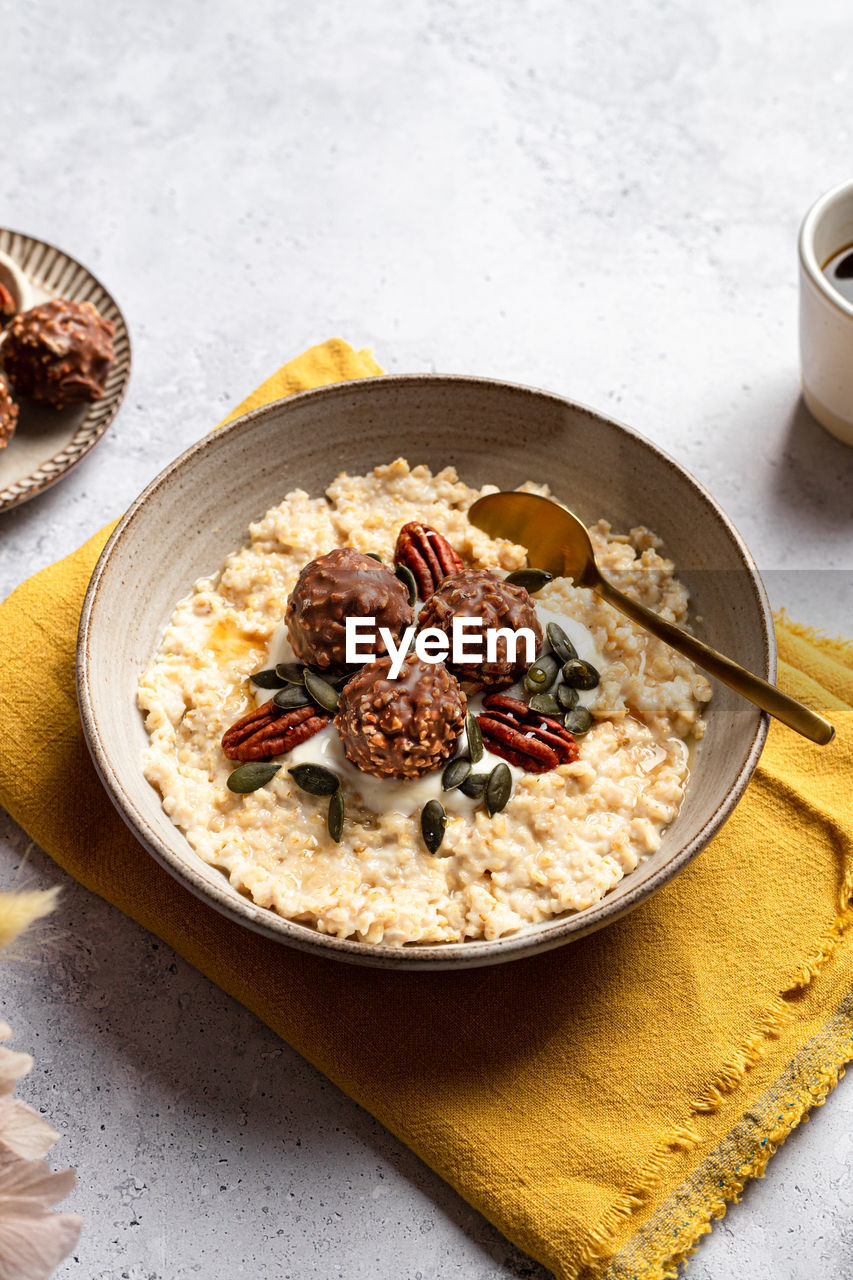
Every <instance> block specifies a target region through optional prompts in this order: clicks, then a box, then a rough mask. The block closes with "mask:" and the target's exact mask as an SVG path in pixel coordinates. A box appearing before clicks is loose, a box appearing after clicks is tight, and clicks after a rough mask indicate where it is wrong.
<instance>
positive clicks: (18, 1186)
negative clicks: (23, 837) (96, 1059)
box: [0, 890, 82, 1280]
mask: <svg viewBox="0 0 853 1280" xmlns="http://www.w3.org/2000/svg"><path fill="white" fill-rule="evenodd" d="M55 897H56V891H55V890H48V891H46V892H39V891H33V892H29V893H21V894H11V893H0V947H5V946H7V945H8V944H9V943H10V942H13V941H14V940H15V938H17V937H18V935H19V934H20V933H22V932H23V930H24V929H26V928H27V926H28V925H30V924H32V922H33V921H34V920H37V919H39V918H40V917H41V916H44V915H46V914H47V913H48V912H49V911H50V910H51V909H52V907H53V903H54V899H55ZM11 1034H12V1030H11V1028H10V1027H9V1026H8V1025H7V1024H6V1023H5V1022H2V1021H0V1041H2V1040H8V1039H9V1037H10V1036H11ZM32 1065H33V1060H32V1058H31V1057H30V1055H29V1054H28V1053H16V1052H15V1051H14V1050H12V1049H7V1048H6V1047H5V1046H3V1045H2V1044H0V1276H2V1277H3V1280H45V1277H47V1276H49V1275H50V1274H51V1272H52V1271H53V1270H54V1268H55V1267H56V1266H57V1265H58V1264H59V1263H60V1262H61V1261H62V1259H63V1258H64V1257H66V1256H67V1255H68V1254H69V1253H70V1252H71V1250H72V1249H73V1248H74V1245H75V1244H76V1243H77V1238H78V1236H79V1235H80V1228H81V1225H82V1219H81V1218H80V1216H79V1214H76V1213H53V1212H52V1209H53V1206H54V1205H55V1204H56V1203H57V1201H59V1200H62V1199H64V1197H65V1196H67V1195H68V1193H69V1192H70V1191H71V1190H72V1188H73V1187H74V1182H75V1178H74V1171H73V1169H63V1170H61V1171H60V1172H58V1173H54V1172H53V1171H52V1170H51V1169H50V1168H49V1167H48V1165H47V1163H46V1161H45V1159H44V1157H45V1156H46V1155H47V1153H48V1152H49V1151H50V1148H51V1147H52V1146H53V1144H54V1142H56V1140H57V1138H58V1137H59V1134H58V1133H57V1132H56V1130H55V1129H53V1128H51V1126H50V1125H49V1124H48V1123H47V1122H46V1121H45V1120H43V1119H42V1118H41V1116H40V1115H38V1113H37V1112H35V1111H33V1109H32V1107H28V1106H27V1104H26V1103H25V1102H22V1101H21V1100H20V1098H16V1097H14V1096H13V1095H14V1089H15V1081H16V1080H19V1079H20V1078H21V1077H22V1076H25V1075H26V1074H27V1072H28V1071H29V1070H30V1069H31V1067H32Z"/></svg>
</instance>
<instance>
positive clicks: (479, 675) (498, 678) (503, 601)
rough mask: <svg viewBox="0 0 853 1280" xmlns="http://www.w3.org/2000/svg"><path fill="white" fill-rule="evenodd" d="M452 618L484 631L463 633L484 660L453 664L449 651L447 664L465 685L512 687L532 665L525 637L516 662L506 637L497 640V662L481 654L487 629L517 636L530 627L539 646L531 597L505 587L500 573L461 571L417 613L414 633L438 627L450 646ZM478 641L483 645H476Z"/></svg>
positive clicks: (507, 584) (538, 628) (539, 632)
mask: <svg viewBox="0 0 853 1280" xmlns="http://www.w3.org/2000/svg"><path fill="white" fill-rule="evenodd" d="M454 618H480V619H482V622H483V626H482V629H481V630H473V629H472V630H470V631H468V632H466V641H467V643H468V647H469V648H472V649H477V648H479V649H480V651H481V652H482V654H483V660H482V661H479V662H478V661H472V662H464V663H454V662H453V661H452V653H453V651H452V649H451V651H450V653H451V656H450V658H449V659H448V662H447V666H448V668H449V670H450V671H452V672H453V674H454V675H455V676H456V678H457V680H466V681H468V682H470V683H471V684H476V685H478V686H479V687H480V688H484V689H492V688H497V687H504V686H506V685H508V684H512V682H513V681H514V680H517V679H518V678H519V677H520V676H522V675H523V674H524V672H525V671H526V670H527V668H528V666H529V665H530V664H529V663H528V661H527V646H526V644H525V643H524V637H521V638H520V639H519V641H518V643H517V645H516V650H515V653H516V656H515V661H514V662H513V661H510V658H509V651H508V648H507V641H506V637H505V636H499V637H498V640H497V647H496V661H494V662H487V661H486V660H485V655H486V632H487V630H488V629H490V628H492V627H495V628H498V627H508V628H509V629H510V630H512V631H518V630H519V629H520V628H521V627H529V628H530V630H531V631H532V632H533V634H534V636H535V638H536V648H537V650H538V648H539V646H540V645H541V643H542V628H541V626H540V625H539V619H538V618H537V616H536V610H535V609H534V607H533V601H532V600H531V599H530V595H529V593H528V592H527V591H526V590H525V588H524V587H518V586H515V585H514V584H513V583H511V582H505V581H504V579H503V578H502V577H501V576H500V574H497V573H493V572H492V571H491V570H490V569H463V571H462V573H455V574H454V575H453V577H451V578H445V579H444V582H442V583H441V584H440V585H439V587H438V589H437V590H436V592H435V594H434V595H433V596H431V597H430V598H429V600H427V602H426V604H425V605H424V607H423V609H421V612H420V615H419V617H418V631H423V630H425V629H426V628H427V627H438V629H439V630H440V631H443V632H445V634H446V635H447V636H448V637H449V638H450V641H451V644H452V642H453V619H454ZM480 636H482V641H481V643H478V642H479V638H480Z"/></svg>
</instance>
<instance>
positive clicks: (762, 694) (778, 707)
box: [468, 491, 835, 746]
mask: <svg viewBox="0 0 853 1280" xmlns="http://www.w3.org/2000/svg"><path fill="white" fill-rule="evenodd" d="M468 519H469V520H470V521H471V523H472V524H474V525H476V526H477V528H478V529H482V530H483V531H484V533H487V534H488V535H489V536H490V537H492V538H505V539H507V541H509V542H514V543H517V544H518V545H519V546H522V547H525V548H526V549H527V559H528V562H529V564H530V565H531V567H533V568H534V569H545V570H547V572H548V573H551V574H553V575H554V577H560V578H569V579H571V581H572V582H573V583H574V584H575V586H577V587H589V588H590V589H591V590H593V591H595V592H596V593H597V594H598V595H600V596H601V597H602V599H603V600H606V601H607V603H608V604H611V605H613V607H614V608H615V609H618V610H619V611H620V612H621V613H624V614H625V615H626V616H627V617H629V618H630V619H631V621H632V622H635V623H636V624H637V625H638V626H640V627H644V628H645V630H646V631H649V632H651V634H652V635H653V636H656V637H657V639H658V640H663V641H664V642H665V643H666V644H668V645H670V647H671V648H673V649H675V650H677V651H678V653H683V654H684V655H685V657H687V658H690V660H691V661H692V662H695V663H696V665H697V667H701V668H702V670H703V671H707V672H709V674H710V675H712V676H716V678H717V679H718V680H722V681H723V683H724V684H727V685H728V686H729V688H730V689H734V690H735V692H736V693H739V694H741V695H742V696H743V697H744V698H748V699H749V701H750V702H753V703H755V705H756V706H757V707H761V709H762V711H766V712H768V714H769V715H771V716H774V717H775V718H776V719H777V720H781V721H782V723H783V724H786V725H787V726H788V728H789V729H793V730H794V731H795V732H796V733H800V734H802V735H803V737H805V738H809V739H810V740H811V741H812V742H817V743H818V744H819V745H820V746H826V744H827V743H828V742H831V741H832V739H833V738H834V737H835V729H834V728H833V726H832V725H831V724H830V723H829V721H828V720H825V719H824V718H823V716H819V715H818V714H817V712H815V711H812V710H811V709H810V708H809V707H806V706H804V705H803V703H802V702H798V701H797V700H796V698H791V697H789V695H788V694H786V693H782V691H781V690H780V689H777V688H776V686H775V685H773V684H770V683H769V681H767V680H763V679H762V678H761V676H757V675H755V674H754V673H753V672H752V671H747V669H746V667H742V666H741V665H740V663H738V662H734V661H733V660H732V659H731V658H727V657H725V655H724V654H722V653H718V652H717V650H716V649H712V648H711V646H710V645H708V644H705V643H704V642H703V641H702V640H698V639H697V638H696V636H694V635H691V634H690V632H689V631H684V630H682V628H681V627H676V626H674V625H673V623H671V622H666V621H665V620H664V619H663V618H659V617H658V615H657V614H656V613H654V612H653V611H652V610H651V609H647V608H646V607H645V605H641V604H638V602H637V601H636V600H633V599H632V598H631V597H630V596H627V595H625V594H624V592H622V591H618V590H617V589H616V587H614V586H613V584H612V583H610V582H608V581H607V579H606V578H604V577H603V576H602V574H601V572H600V570H599V568H598V565H597V564H596V563H595V553H594V551H593V547H592V540H591V538H590V536H589V530H588V529H587V527H586V525H585V524H584V523H583V521H582V520H580V519H578V517H577V516H576V515H575V514H574V512H572V511H570V510H569V509H568V507H564V506H563V505H562V503H560V502H554V501H553V500H552V499H551V498H543V497H542V496H541V495H540V494H538V493H519V492H517V491H516V492H512V493H506V492H503V493H489V494H486V496H485V497H483V498H479V499H478V500H477V501H476V502H475V503H474V504H473V506H472V507H471V509H470V510H469V512H468Z"/></svg>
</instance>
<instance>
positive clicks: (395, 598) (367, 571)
mask: <svg viewBox="0 0 853 1280" xmlns="http://www.w3.org/2000/svg"><path fill="white" fill-rule="evenodd" d="M347 618H374V619H375V626H376V639H375V643H374V644H373V646H372V647H373V651H374V652H375V653H378V654H382V653H387V648H386V646H385V644H384V643H383V642H382V640H381V639H380V637H379V628H380V627H387V628H388V630H389V631H390V632H391V634H392V635H393V637H394V639H395V641H396V640H399V638H400V636H401V635H402V634H403V632H404V631H405V629H406V627H409V626H411V624H412V621H413V619H414V613H413V611H412V607H411V605H410V604H409V593H408V591H407V590H406V588H405V587H404V586H403V583H402V582H401V581H400V579H399V578H396V577H395V576H394V574H393V573H392V572H391V570H390V569H388V568H386V567H385V565H383V564H380V563H379V561H378V560H374V559H373V558H372V557H371V556H366V555H364V553H363V552H361V551H356V549H355V547H338V548H337V549H336V550H335V551H329V552H327V553H326V555H323V556H318V557H317V559H316V560H311V561H310V562H309V563H308V564H306V566H305V568H304V569H303V570H302V572H301V573H300V575H299V577H298V578H297V580H296V586H295V587H294V588H293V590H292V591H291V593H290V595H289V596H288V599H287V608H286V609H285V613H284V619H285V622H286V624H287V634H288V637H289V639H290V643H291V646H292V648H293V652H294V653H295V654H296V656H297V658H299V659H300V661H302V662H306V663H308V664H309V665H310V666H312V667H316V668H317V669H318V670H319V671H327V672H329V673H330V674H332V675H340V674H341V673H342V672H344V671H346V670H349V669H352V668H353V667H355V666H361V663H354V664H353V663H350V664H349V667H348V666H347V660H346V635H345V630H344V627H345V624H346V620H347ZM362 640H363V641H364V643H363V645H362V647H363V648H364V649H370V648H371V645H370V644H369V643H367V637H366V636H363V637H362Z"/></svg>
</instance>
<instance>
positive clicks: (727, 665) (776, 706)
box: [590, 577, 835, 746]
mask: <svg viewBox="0 0 853 1280" xmlns="http://www.w3.org/2000/svg"><path fill="white" fill-rule="evenodd" d="M590 585H591V586H592V588H593V590H594V591H596V592H597V593H598V594H599V595H600V596H601V597H602V599H604V600H606V601H607V603H608V604H612V605H613V607H614V609H619V610H620V612H622V613H624V614H626V615H627V616H628V617H629V618H630V619H631V621H632V622H636V623H637V624H638V625H639V626H641V627H645V629H646V631H650V632H651V633H652V635H653V636H656V637H657V639H658V640H663V641H664V642H665V643H666V644H668V645H670V646H671V647H672V648H673V649H676V650H677V651H678V652H679V653H683V654H684V656H685V657H686V658H690V660H691V661H692V662H695V663H696V665H697V667H702V668H703V670H705V671H709V672H710V673H711V675H712V676H716V677H717V679H718V680H722V682H723V684H727V685H728V686H729V688H730V689H734V690H735V691H736V692H737V693H740V694H742V696H743V697H744V698H747V699H748V700H749V701H750V702H754V703H755V705H756V706H757V707H761V710H762V711H767V712H769V714H770V715H771V716H775V717H776V719H777V720H781V721H782V723H783V724H786V725H787V726H788V728H789V729H794V730H795V731H796V732H797V733H801V734H802V735H803V737H805V738H809V739H810V740H811V741H812V742H818V743H820V745H821V746H825V745H826V744H827V743H828V742H831V741H832V739H833V738H834V737H835V729H834V728H833V727H832V725H831V724H830V723H829V721H828V720H824V718H823V716H819V715H818V714H817V713H816V712H814V711H810V710H809V708H808V707H804V706H803V704H802V703H801V702H797V699H796V698H790V697H788V695H787V694H786V693H782V691H781V690H780V689H777V688H776V686H775V685H774V684H769V683H768V682H767V681H766V680H762V678H761V676H756V675H754V674H753V673H752V672H751V671H747V669H746V667H742V666H741V665H740V664H739V663H737V662H733V661H732V659H731V658H726V657H724V656H723V654H721V653H718V652H717V650H716V649H712V648H711V646H710V645H708V644H705V643H704V642H703V641H702V640H697V639H696V637H695V636H692V635H690V633H689V632H688V631H683V630H682V629H681V627H676V626H674V625H673V623H671V622H665V621H664V619H663V618H659V617H658V615H657V614H656V613H652V611H651V609H646V608H645V607H644V606H643V605H641V604H637V601H636V600H632V599H631V597H630V596H626V595H623V594H622V592H621V591H617V589H616V588H615V587H614V586H612V585H611V584H610V583H609V582H608V581H607V580H606V578H601V577H599V578H598V580H597V581H596V582H595V583H594V584H590Z"/></svg>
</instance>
